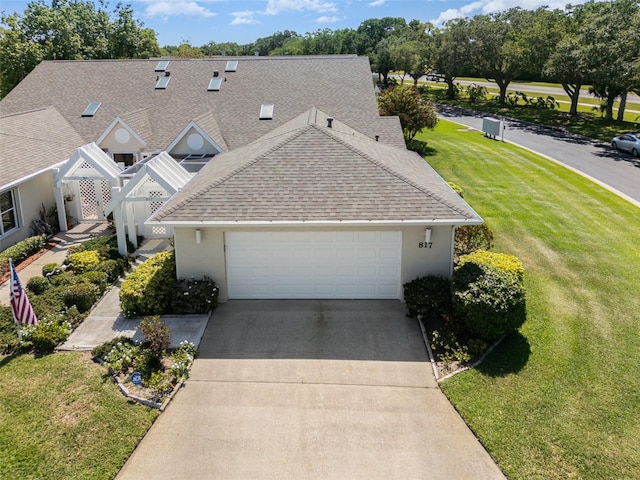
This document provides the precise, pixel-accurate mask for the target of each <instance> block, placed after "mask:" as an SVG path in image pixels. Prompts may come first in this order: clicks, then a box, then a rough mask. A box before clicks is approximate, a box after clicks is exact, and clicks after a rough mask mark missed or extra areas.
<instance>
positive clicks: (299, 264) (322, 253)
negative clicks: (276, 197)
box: [225, 230, 402, 299]
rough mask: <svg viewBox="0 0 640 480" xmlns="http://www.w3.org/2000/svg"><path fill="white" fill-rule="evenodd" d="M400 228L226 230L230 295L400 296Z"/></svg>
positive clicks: (279, 297) (363, 297)
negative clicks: (364, 229)
mask: <svg viewBox="0 0 640 480" xmlns="http://www.w3.org/2000/svg"><path fill="white" fill-rule="evenodd" d="M401 258H402V232H399V231H342V230H340V231H271V232H268V231H254V232H249V231H244V232H226V233H225V259H226V269H227V288H228V295H229V298H230V299H265V298H272V299H288V298H324V299H331V298H344V299H366V298H380V299H399V298H401V282H400V278H401V277H400V275H401V272H400V270H401V269H400V264H401Z"/></svg>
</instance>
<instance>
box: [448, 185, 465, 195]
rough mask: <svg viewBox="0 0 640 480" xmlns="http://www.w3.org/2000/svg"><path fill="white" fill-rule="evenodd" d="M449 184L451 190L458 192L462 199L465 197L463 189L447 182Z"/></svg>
mask: <svg viewBox="0 0 640 480" xmlns="http://www.w3.org/2000/svg"><path fill="white" fill-rule="evenodd" d="M447 183H448V184H449V186H450V187H451V189H452V190H453V191H454V192H456V193H457V194H458V195H460V196H461V197H464V190H463V189H462V187H461V186H460V185H458V184H456V183H453V182H447Z"/></svg>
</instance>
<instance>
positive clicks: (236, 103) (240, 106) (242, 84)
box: [0, 55, 404, 150]
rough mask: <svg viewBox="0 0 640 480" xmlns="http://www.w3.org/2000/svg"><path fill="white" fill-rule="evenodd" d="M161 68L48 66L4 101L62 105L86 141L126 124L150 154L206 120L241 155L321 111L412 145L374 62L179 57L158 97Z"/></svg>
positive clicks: (99, 63)
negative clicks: (386, 102)
mask: <svg viewBox="0 0 640 480" xmlns="http://www.w3.org/2000/svg"><path fill="white" fill-rule="evenodd" d="M228 60H238V62H239V63H238V68H237V71H236V72H225V71H224V69H225V65H226V62H227V61H228ZM157 63H158V62H157V60H96V61H44V62H42V63H40V64H39V65H38V66H37V67H36V68H35V69H34V70H33V71H32V72H31V73H30V74H29V75H28V76H27V77H26V78H25V79H24V80H23V81H22V82H21V83H20V84H19V85H17V86H16V87H15V88H14V89H13V90H12V91H11V92H10V93H9V94H8V95H7V96H6V97H5V98H4V99H2V101H1V102H0V108H1V109H2V111H3V113H16V112H18V111H25V110H30V109H36V108H43V107H47V106H50V105H53V106H55V107H56V108H57V109H58V111H59V112H60V113H61V114H62V115H63V117H64V118H66V119H67V121H68V122H69V123H70V124H71V125H72V126H73V127H74V128H75V129H76V130H77V131H78V132H79V133H80V134H81V135H82V137H83V139H84V142H83V143H88V142H93V141H95V140H97V139H98V138H99V137H100V135H102V133H103V132H104V131H105V129H106V128H107V127H108V126H109V125H110V124H111V122H112V121H113V120H114V119H115V118H116V117H117V116H121V117H122V118H123V119H124V120H125V121H126V122H127V123H128V124H129V125H130V126H131V127H132V128H134V130H136V131H137V133H138V134H139V135H140V136H141V137H142V138H143V139H144V140H145V141H146V142H147V146H148V148H149V150H164V149H165V148H166V147H167V146H168V145H169V144H170V143H171V142H172V141H173V140H174V139H175V138H176V137H177V136H178V135H179V134H180V132H181V131H182V130H183V129H184V128H185V127H186V126H187V124H188V123H189V121H191V120H195V119H198V118H200V119H203V120H205V119H206V122H205V123H206V129H207V130H209V131H211V132H213V133H212V136H217V137H219V138H221V139H222V141H223V143H224V144H226V146H227V147H228V148H229V149H230V150H233V149H235V148H238V147H240V146H243V145H246V144H248V143H250V142H252V141H254V140H256V139H258V138H260V137H261V136H262V135H264V134H266V133H267V132H269V131H270V130H272V129H274V128H275V127H278V126H280V125H282V124H284V123H286V122H287V121H289V120H291V119H292V118H294V117H296V116H297V115H299V114H300V113H302V112H304V111H306V110H308V109H309V108H311V107H317V108H319V109H321V110H323V111H325V112H327V113H329V114H330V115H333V116H335V117H336V118H341V119H342V120H343V121H344V122H346V123H348V124H349V125H351V126H352V127H353V128H355V129H357V130H358V131H360V132H362V133H363V134H365V135H367V136H369V137H370V138H373V137H374V136H375V135H380V141H381V142H385V143H389V144H392V145H397V146H399V147H401V146H403V145H404V143H403V139H402V132H401V130H400V128H399V122H398V120H397V118H391V119H390V118H381V117H378V112H377V105H376V100H375V94H374V88H373V83H372V80H371V71H370V67H369V61H368V59H367V58H366V57H357V56H354V55H334V56H309V57H306V56H301V57H252V56H251V57H234V58H232V57H213V58H206V59H195V60H194V59H172V60H171V61H170V62H169V66H168V68H167V70H168V71H169V72H170V75H171V81H170V82H169V84H168V86H167V88H166V89H165V90H156V89H155V84H156V78H157V76H158V75H163V73H162V72H160V73H156V72H154V69H155V66H156V64H157ZM214 71H218V72H219V75H220V76H221V77H222V78H223V79H225V81H223V83H222V86H221V88H220V91H218V92H208V91H207V86H208V84H209V80H210V79H211V77H212V75H213V72H214ZM91 102H101V103H102V105H101V106H100V108H99V109H98V111H97V112H96V114H95V116H94V117H88V118H83V117H81V113H82V111H83V110H84V109H85V107H86V106H87V105H88V104H89V103H91ZM263 103H272V104H274V106H275V107H274V117H273V120H266V121H265V120H263V121H261V120H259V119H258V115H259V111H260V105H261V104H263ZM126 112H130V113H129V114H126ZM136 125H137V127H136ZM201 127H202V128H205V125H201ZM138 128H139V131H138ZM216 141H217V140H216Z"/></svg>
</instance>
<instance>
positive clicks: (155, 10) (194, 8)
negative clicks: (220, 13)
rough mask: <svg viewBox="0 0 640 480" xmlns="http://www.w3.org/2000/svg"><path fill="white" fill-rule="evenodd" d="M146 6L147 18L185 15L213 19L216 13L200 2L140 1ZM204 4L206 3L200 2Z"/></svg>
mask: <svg viewBox="0 0 640 480" xmlns="http://www.w3.org/2000/svg"><path fill="white" fill-rule="evenodd" d="M138 1H139V2H140V3H144V4H145V5H146V7H145V9H144V13H145V15H146V16H147V17H165V18H167V17H171V16H175V15H185V16H187V17H213V16H214V15H216V13H215V12H212V11H211V10H209V9H207V8H205V7H203V6H202V5H199V4H198V2H193V1H183V0H138ZM200 3H204V2H202V1H201V2H200Z"/></svg>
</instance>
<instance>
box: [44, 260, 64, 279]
mask: <svg viewBox="0 0 640 480" xmlns="http://www.w3.org/2000/svg"><path fill="white" fill-rule="evenodd" d="M59 273H62V269H61V268H60V265H58V264H57V263H47V264H46V265H44V266H43V267H42V276H43V277H46V276H47V275H49V276H52V275H57V274H59Z"/></svg>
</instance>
